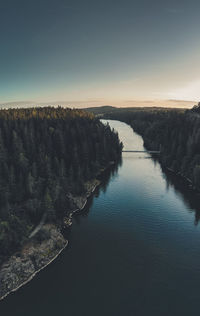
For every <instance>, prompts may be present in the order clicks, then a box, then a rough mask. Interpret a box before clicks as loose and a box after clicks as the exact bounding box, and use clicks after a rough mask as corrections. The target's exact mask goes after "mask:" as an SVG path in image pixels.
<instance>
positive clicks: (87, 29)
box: [0, 0, 200, 107]
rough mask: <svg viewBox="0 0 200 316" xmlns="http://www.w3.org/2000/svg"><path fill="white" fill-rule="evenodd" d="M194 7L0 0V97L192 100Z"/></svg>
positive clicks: (197, 63)
mask: <svg viewBox="0 0 200 316" xmlns="http://www.w3.org/2000/svg"><path fill="white" fill-rule="evenodd" d="M199 13H200V1H199V0H198V1H196V0H188V1H186V0H173V1H171V0H168V1H163V0H159V1H157V0H151V1H150V0H148V1H147V0H123V1H122V0H113V1H112V0H101V1H99V0H98V1H96V0H93V1H92V0H34V1H33V0H31V1H30V0H26V1H22V0H18V1H16V0H6V1H4V0H0V103H13V104H14V103H17V104H20V103H22V104H26V103H30V104H32V103H33V104H34V103H38V104H39V103H41V104H42V103H52V104H53V103H55V104H56V103H60V104H61V103H63V104H64V103H65V104H67V105H72V106H77V107H83V106H95V105H117V106H135V105H145V104H147V105H148V104H149V105H154V104H155V105H164V104H165V105H167V104H169V105H172V106H174V105H175V104H177V105H178V106H181V105H183V106H187V105H192V104H194V103H196V102H197V101H200V36H199V31H200V19H199Z"/></svg>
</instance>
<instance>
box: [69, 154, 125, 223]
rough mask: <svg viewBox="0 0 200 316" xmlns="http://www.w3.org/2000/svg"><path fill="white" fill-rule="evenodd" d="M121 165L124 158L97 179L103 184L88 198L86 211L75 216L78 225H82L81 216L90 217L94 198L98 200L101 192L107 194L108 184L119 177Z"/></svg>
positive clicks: (120, 158)
mask: <svg viewBox="0 0 200 316" xmlns="http://www.w3.org/2000/svg"><path fill="white" fill-rule="evenodd" d="M121 165H122V157H119V159H118V161H117V162H116V163H115V164H113V165H111V166H110V167H109V168H108V169H106V170H105V171H104V172H103V173H102V174H101V175H100V176H98V177H97V178H98V179H99V180H100V181H101V184H100V185H99V186H98V187H97V188H96V190H95V191H94V194H92V195H91V196H90V197H89V198H88V201H87V204H86V206H85V208H84V210H81V211H80V212H77V213H76V214H75V215H74V220H75V221H76V223H78V224H80V222H81V216H88V213H89V211H90V209H91V208H92V206H93V202H94V198H98V197H99V195H100V193H101V192H103V193H106V190H107V187H108V184H109V183H110V181H111V180H112V179H113V178H115V177H117V175H118V169H119V168H120V167H121ZM80 215H81V216H80Z"/></svg>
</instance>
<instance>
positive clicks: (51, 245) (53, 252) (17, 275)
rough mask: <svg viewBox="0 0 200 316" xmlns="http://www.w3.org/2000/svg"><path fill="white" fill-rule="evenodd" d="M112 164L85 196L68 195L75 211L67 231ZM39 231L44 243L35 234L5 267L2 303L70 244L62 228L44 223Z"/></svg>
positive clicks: (70, 213) (69, 215)
mask: <svg viewBox="0 0 200 316" xmlns="http://www.w3.org/2000/svg"><path fill="white" fill-rule="evenodd" d="M111 165H114V162H110V164H109V165H108V167H107V168H104V169H101V170H100V172H99V174H98V179H93V180H91V181H88V182H86V183H85V193H84V194H82V195H79V196H75V195H72V194H71V193H67V197H68V199H69V200H70V205H71V208H70V210H67V212H66V215H65V217H64V218H63V226H64V228H65V229H66V228H68V227H70V226H71V225H72V217H73V215H74V214H75V213H77V212H80V211H82V210H83V209H84V208H85V206H86V204H87V201H88V198H89V197H90V196H91V195H92V194H93V193H94V191H95V190H96V188H97V187H98V186H99V185H100V183H101V181H100V180H99V176H100V175H101V174H103V173H104V171H105V170H107V169H108V168H109V167H110V166H111ZM39 225H40V224H39ZM38 232H39V233H40V235H41V236H42V237H40V238H41V240H38V239H36V238H35V234H34V238H30V239H29V241H28V242H27V243H26V244H25V245H24V246H23V248H22V249H21V250H20V251H19V252H17V253H15V254H14V255H12V256H11V257H10V258H9V259H8V260H7V261H6V262H4V263H3V265H2V266H1V268H0V300H2V299H4V298H5V297H6V296H7V295H9V294H10V293H12V292H15V291H17V290H18V289H19V288H20V287H22V286H24V285H25V284H27V283H28V282H29V281H31V280H32V279H33V278H34V276H35V275H36V274H37V273H39V272H40V271H41V270H43V269H44V268H45V267H47V266H48V265H49V264H50V263H51V262H53V261H54V260H55V259H56V258H57V257H58V256H59V254H60V253H61V252H62V251H63V250H64V249H65V248H66V247H67V245H68V240H67V239H65V238H64V236H63V234H62V233H61V227H60V225H56V224H43V225H42V227H40V230H38ZM38 232H37V234H38ZM37 234H36V235H37Z"/></svg>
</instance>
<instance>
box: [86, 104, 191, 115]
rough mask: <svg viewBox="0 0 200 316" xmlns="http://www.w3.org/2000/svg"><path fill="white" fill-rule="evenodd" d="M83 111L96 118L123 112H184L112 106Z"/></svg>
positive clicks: (181, 109)
mask: <svg viewBox="0 0 200 316" xmlns="http://www.w3.org/2000/svg"><path fill="white" fill-rule="evenodd" d="M83 110H85V111H87V112H90V113H93V114H94V115H96V116H104V115H106V116H109V115H110V114H113V113H125V112H138V111H139V112H143V111H144V112H157V111H159V112H160V111H162V112H168V111H179V112H185V109H183V108H164V107H156V106H154V107H123V108H118V107H114V106H109V105H104V106H99V107H91V108H84V109H83Z"/></svg>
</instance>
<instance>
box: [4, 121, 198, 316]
mask: <svg viewBox="0 0 200 316" xmlns="http://www.w3.org/2000/svg"><path fill="white" fill-rule="evenodd" d="M109 123H110V125H111V127H114V128H115V129H116V130H117V131H118V133H119V136H120V139H121V140H122V141H123V143H124V149H134V150H144V148H143V141H142V138H141V137H140V136H138V135H137V134H136V133H134V132H133V131H132V129H131V128H130V127H129V126H128V125H126V124H125V123H121V122H118V121H109ZM199 205H200V203H199V198H198V197H197V196H196V195H195V194H194V193H192V192H189V191H187V190H186V189H185V188H184V187H183V186H182V184H181V181H180V180H176V179H175V178H174V177H173V176H170V175H166V174H165V173H164V172H163V171H162V169H161V167H160V165H159V163H158V162H156V161H155V160H154V159H152V158H151V157H150V155H149V154H148V153H123V157H122V164H121V166H120V167H119V168H118V171H117V172H115V173H113V174H112V175H111V176H110V179H109V182H108V183H107V184H105V185H103V186H102V187H101V188H100V189H99V192H97V193H96V194H95V195H94V197H93V199H91V201H90V203H89V206H88V209H87V210H86V211H85V212H84V213H82V214H80V215H78V216H75V217H74V219H73V226H72V230H71V233H70V236H69V247H68V248H67V249H66V250H64V251H63V252H62V254H61V255H60V256H59V257H58V258H57V259H56V260H55V261H54V262H53V263H52V264H51V265H49V266H48V267H47V268H46V269H45V270H43V271H42V272H41V273H39V274H38V275H37V276H36V277H35V278H34V279H33V280H32V281H31V282H30V283H29V284H27V285H26V286H24V287H23V288H21V289H20V290H18V291H17V292H16V293H14V294H11V295H9V297H7V298H6V299H5V300H4V301H2V302H0V313H1V315H2V316H27V315H28V316H36V315H37V316H55V315H59V316H61V315H66V316H68V315H69V316H147V315H148V316H186V315H187V316H188V315H190V316H193V315H198V311H199V308H200V307H199V293H200V226H199V225H198V219H199Z"/></svg>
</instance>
